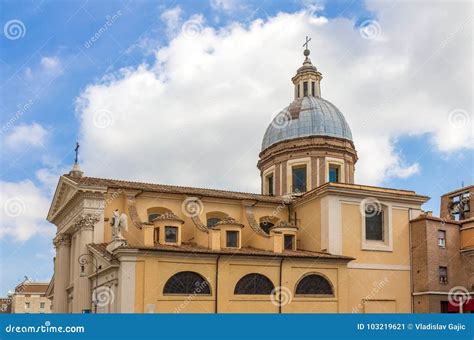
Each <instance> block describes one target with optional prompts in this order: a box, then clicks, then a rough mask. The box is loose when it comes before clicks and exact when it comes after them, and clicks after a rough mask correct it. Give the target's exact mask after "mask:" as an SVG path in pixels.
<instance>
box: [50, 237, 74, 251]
mask: <svg viewBox="0 0 474 340" xmlns="http://www.w3.org/2000/svg"><path fill="white" fill-rule="evenodd" d="M53 244H54V247H55V248H58V247H60V246H62V245H65V246H68V247H69V246H70V245H71V235H70V234H57V235H56V237H55V238H54V239H53Z"/></svg>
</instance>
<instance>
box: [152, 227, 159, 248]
mask: <svg viewBox="0 0 474 340" xmlns="http://www.w3.org/2000/svg"><path fill="white" fill-rule="evenodd" d="M153 242H154V243H155V245H156V244H160V228H155V229H154V231H153Z"/></svg>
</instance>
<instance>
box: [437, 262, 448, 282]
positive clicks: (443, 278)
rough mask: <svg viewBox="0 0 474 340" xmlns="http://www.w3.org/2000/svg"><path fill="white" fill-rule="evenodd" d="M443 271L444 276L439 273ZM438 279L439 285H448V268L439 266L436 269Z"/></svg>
mask: <svg viewBox="0 0 474 340" xmlns="http://www.w3.org/2000/svg"><path fill="white" fill-rule="evenodd" d="M442 270H444V272H445V273H446V275H441V271H442ZM438 277H439V283H440V284H448V267H444V266H439V267H438Z"/></svg>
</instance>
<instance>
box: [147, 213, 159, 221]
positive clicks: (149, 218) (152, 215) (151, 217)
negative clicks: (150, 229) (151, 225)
mask: <svg viewBox="0 0 474 340" xmlns="http://www.w3.org/2000/svg"><path fill="white" fill-rule="evenodd" d="M158 216H160V214H149V215H148V222H153V220H154V219H155V218H157V217H158Z"/></svg>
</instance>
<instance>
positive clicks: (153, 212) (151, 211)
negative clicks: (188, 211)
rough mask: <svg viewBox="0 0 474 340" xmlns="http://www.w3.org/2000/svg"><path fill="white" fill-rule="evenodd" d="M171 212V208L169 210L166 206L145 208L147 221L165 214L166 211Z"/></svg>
mask: <svg viewBox="0 0 474 340" xmlns="http://www.w3.org/2000/svg"><path fill="white" fill-rule="evenodd" d="M171 212H172V211H171V210H169V209H168V208H164V207H153V208H148V209H147V215H148V222H150V223H151V222H153V220H154V219H155V218H157V217H158V216H160V215H163V214H166V213H171Z"/></svg>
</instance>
